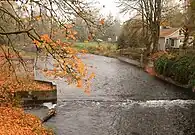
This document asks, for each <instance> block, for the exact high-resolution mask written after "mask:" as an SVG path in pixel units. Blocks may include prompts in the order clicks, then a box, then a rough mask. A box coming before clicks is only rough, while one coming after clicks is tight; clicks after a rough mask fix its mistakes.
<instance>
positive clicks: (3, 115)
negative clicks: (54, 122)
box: [0, 107, 53, 135]
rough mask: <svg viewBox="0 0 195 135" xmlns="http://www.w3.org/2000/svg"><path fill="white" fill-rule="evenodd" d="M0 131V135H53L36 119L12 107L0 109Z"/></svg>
mask: <svg viewBox="0 0 195 135" xmlns="http://www.w3.org/2000/svg"><path fill="white" fill-rule="evenodd" d="M0 129H1V130H0V135H53V133H52V131H51V130H47V129H46V128H44V127H43V125H42V124H41V121H40V120H39V119H38V118H37V117H35V116H33V115H31V114H27V113H25V112H24V111H23V109H20V108H14V107H0Z"/></svg>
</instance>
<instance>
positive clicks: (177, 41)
mask: <svg viewBox="0 0 195 135" xmlns="http://www.w3.org/2000/svg"><path fill="white" fill-rule="evenodd" d="M183 40H184V35H183V34H182V33H181V32H180V28H167V27H166V28H165V27H164V28H163V27H161V29H160V39H159V46H158V50H163V51H165V50H166V49H168V48H177V49H178V48H179V47H180V46H181V45H183ZM189 40H192V38H191V37H190V39H189ZM189 42H190V41H189Z"/></svg>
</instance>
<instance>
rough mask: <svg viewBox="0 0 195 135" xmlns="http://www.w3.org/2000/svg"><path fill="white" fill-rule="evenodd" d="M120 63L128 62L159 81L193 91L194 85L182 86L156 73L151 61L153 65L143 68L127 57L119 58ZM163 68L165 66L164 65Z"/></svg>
mask: <svg viewBox="0 0 195 135" xmlns="http://www.w3.org/2000/svg"><path fill="white" fill-rule="evenodd" d="M117 58H118V59H119V60H120V61H123V62H126V63H128V64H131V65H133V66H136V67H138V68H143V70H144V71H145V72H147V73H148V74H150V75H152V76H155V77H157V78H158V79H160V80H163V81H166V82H168V83H171V84H173V85H175V86H178V87H181V88H185V89H192V90H193V86H192V84H181V83H179V82H177V81H175V80H173V79H172V78H170V77H166V76H164V75H162V74H158V73H157V72H156V71H155V67H154V64H153V61H151V63H149V64H147V65H144V66H143V67H142V66H141V65H142V64H141V63H140V62H138V61H136V60H133V59H129V58H126V57H117ZM162 66H163V65H162Z"/></svg>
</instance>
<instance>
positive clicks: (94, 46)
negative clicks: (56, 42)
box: [73, 42, 117, 57]
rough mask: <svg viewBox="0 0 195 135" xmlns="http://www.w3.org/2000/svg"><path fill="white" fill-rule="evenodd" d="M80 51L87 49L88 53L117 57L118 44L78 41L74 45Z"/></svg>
mask: <svg viewBox="0 0 195 135" xmlns="http://www.w3.org/2000/svg"><path fill="white" fill-rule="evenodd" d="M73 47H74V48H75V49H77V50H78V51H80V50H86V51H87V52H88V53H91V54H96V55H104V56H109V57H115V56H116V54H117V45H116V44H112V43H105V42H102V43H99V44H98V43H97V42H88V43H83V42H76V43H74V46H73Z"/></svg>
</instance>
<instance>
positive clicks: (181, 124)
mask: <svg viewBox="0 0 195 135" xmlns="http://www.w3.org/2000/svg"><path fill="white" fill-rule="evenodd" d="M82 59H83V60H84V61H85V63H86V64H87V65H88V66H89V67H92V68H91V69H90V70H91V71H93V72H95V74H96V78H95V79H94V80H93V82H92V90H91V94H90V96H88V95H86V94H85V93H84V92H83V90H81V89H78V88H75V87H74V86H67V84H66V83H65V82H64V81H63V80H60V79H56V80H52V81H53V82H54V83H55V84H57V88H58V104H57V115H56V116H55V117H53V118H52V119H50V120H49V121H48V122H47V123H46V124H47V125H48V126H49V127H51V128H53V129H54V131H55V132H56V134H58V135H195V95H194V93H192V92H191V91H189V90H186V89H182V88H179V87H176V86H174V85H171V84H168V83H166V82H163V81H161V80H158V79H157V78H155V77H152V76H150V75H148V74H147V73H145V72H144V71H142V70H140V69H138V68H136V67H133V66H131V65H129V64H126V63H123V62H121V61H119V60H117V59H113V58H107V57H103V56H96V55H86V56H83V57H82ZM41 64H42V62H40V65H41ZM36 77H37V79H42V80H45V79H46V78H44V77H43V76H42V75H41V74H40V73H38V71H37V76H36ZM44 110H45V109H40V108H39V109H34V110H31V111H30V112H32V113H34V114H37V115H38V116H41V115H42V116H43V115H44V113H45V111H44Z"/></svg>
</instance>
